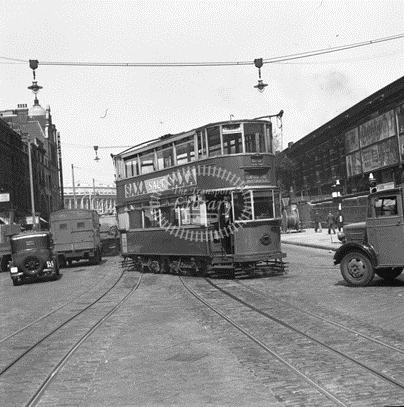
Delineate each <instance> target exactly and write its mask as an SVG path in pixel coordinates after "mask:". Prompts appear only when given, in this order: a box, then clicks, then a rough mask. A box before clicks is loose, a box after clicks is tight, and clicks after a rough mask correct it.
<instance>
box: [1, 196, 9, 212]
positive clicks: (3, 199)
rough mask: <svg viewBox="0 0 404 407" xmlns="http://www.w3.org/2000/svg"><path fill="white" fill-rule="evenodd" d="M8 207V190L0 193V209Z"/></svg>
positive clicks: (5, 209) (7, 208)
mask: <svg viewBox="0 0 404 407" xmlns="http://www.w3.org/2000/svg"><path fill="white" fill-rule="evenodd" d="M9 209H10V194H9V193H8V192H1V193H0V211H1V212H3V211H7V210H9Z"/></svg>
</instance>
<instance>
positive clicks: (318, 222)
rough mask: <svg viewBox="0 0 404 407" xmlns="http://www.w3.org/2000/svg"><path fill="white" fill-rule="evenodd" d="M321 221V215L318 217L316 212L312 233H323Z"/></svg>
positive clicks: (318, 214)
mask: <svg viewBox="0 0 404 407" xmlns="http://www.w3.org/2000/svg"><path fill="white" fill-rule="evenodd" d="M321 221H322V219H321V215H320V213H319V212H318V211H316V213H315V214H314V231H315V232H316V233H317V232H320V233H322V232H323V229H322V227H321Z"/></svg>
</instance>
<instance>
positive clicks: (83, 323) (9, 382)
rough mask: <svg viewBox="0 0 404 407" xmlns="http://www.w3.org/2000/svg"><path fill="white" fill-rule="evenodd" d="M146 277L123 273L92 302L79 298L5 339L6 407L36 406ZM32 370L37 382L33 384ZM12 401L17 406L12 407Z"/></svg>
mask: <svg viewBox="0 0 404 407" xmlns="http://www.w3.org/2000/svg"><path fill="white" fill-rule="evenodd" d="M142 276H143V274H140V275H139V276H138V277H134V275H133V274H132V273H127V272H126V271H125V270H122V272H121V273H120V275H119V276H118V278H117V279H116V281H114V283H113V284H112V285H111V286H110V287H108V288H107V289H106V290H105V289H102V292H99V293H98V295H97V294H96V293H92V294H91V295H90V294H89V295H87V298H86V297H85V295H79V296H77V297H75V299H73V300H71V301H68V302H66V303H64V304H63V305H62V306H60V307H58V308H57V309H55V310H53V311H51V312H49V313H47V314H46V315H43V316H42V317H40V318H38V319H37V320H36V321H33V322H32V323H30V324H28V325H26V326H25V327H23V328H21V329H19V330H18V331H16V332H14V333H12V334H11V335H8V336H7V337H6V338H3V339H2V340H1V342H0V405H2V406H6V405H12V406H15V405H21V406H26V407H33V406H35V405H36V404H37V403H38V401H39V400H40V398H41V395H42V394H43V392H44V391H45V389H46V388H47V386H48V385H49V384H50V382H51V381H52V380H53V378H54V377H55V376H56V375H57V374H58V372H59V371H60V369H61V368H62V367H63V366H64V364H65V363H66V362H67V361H68V360H69V358H70V357H71V356H72V355H73V353H74V352H75V351H76V350H77V349H78V348H79V347H80V345H81V344H82V343H83V342H84V341H85V340H86V339H87V338H88V337H89V336H90V335H91V334H92V333H93V332H94V331H95V330H97V328H98V327H99V326H100V325H101V324H102V323H103V322H104V321H105V320H106V319H108V318H109V317H110V316H111V315H113V314H114V313H115V312H116V311H117V309H118V308H119V307H120V306H121V305H122V304H123V303H124V302H125V301H126V300H127V299H128V298H129V297H130V296H131V295H132V294H133V292H134V291H136V290H137V289H138V287H139V286H140V283H141V281H142ZM128 278H129V279H130V280H131V281H130V283H131V286H130V287H128V284H127V279H128ZM91 296H92V297H93V298H91ZM31 367H32V369H33V370H32V371H33V376H34V377H32V378H31V379H30V368H31ZM22 371H23V372H24V374H23V375H22V374H21V372H22ZM20 376H23V377H24V379H23V380H24V381H26V383H24V384H25V385H24V386H23V388H22V389H21V392H20V393H19V394H18V396H17V399H18V401H17V400H16V396H15V390H14V391H13V384H14V382H15V381H16V380H17V382H21V380H22V379H21V377H20ZM10 397H12V398H10ZM10 400H13V402H12V404H8V403H10Z"/></svg>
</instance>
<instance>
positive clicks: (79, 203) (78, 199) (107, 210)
mask: <svg viewBox="0 0 404 407" xmlns="http://www.w3.org/2000/svg"><path fill="white" fill-rule="evenodd" d="M63 190H64V207H65V209H75V208H79V209H95V210H96V211H97V212H98V213H99V214H100V215H107V214H108V215H112V214H115V213H116V210H115V206H116V187H115V184H108V185H104V184H98V185H95V184H93V185H90V184H83V183H78V184H77V185H75V187H74V189H73V186H72V185H67V186H65V187H64V188H63Z"/></svg>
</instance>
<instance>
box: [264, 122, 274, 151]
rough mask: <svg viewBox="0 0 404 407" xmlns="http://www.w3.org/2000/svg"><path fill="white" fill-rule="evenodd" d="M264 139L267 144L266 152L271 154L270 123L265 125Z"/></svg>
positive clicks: (271, 136) (271, 137)
mask: <svg viewBox="0 0 404 407" xmlns="http://www.w3.org/2000/svg"><path fill="white" fill-rule="evenodd" d="M265 137H266V143H267V152H268V153H272V154H273V152H274V151H273V135H272V123H268V124H266V125H265Z"/></svg>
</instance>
